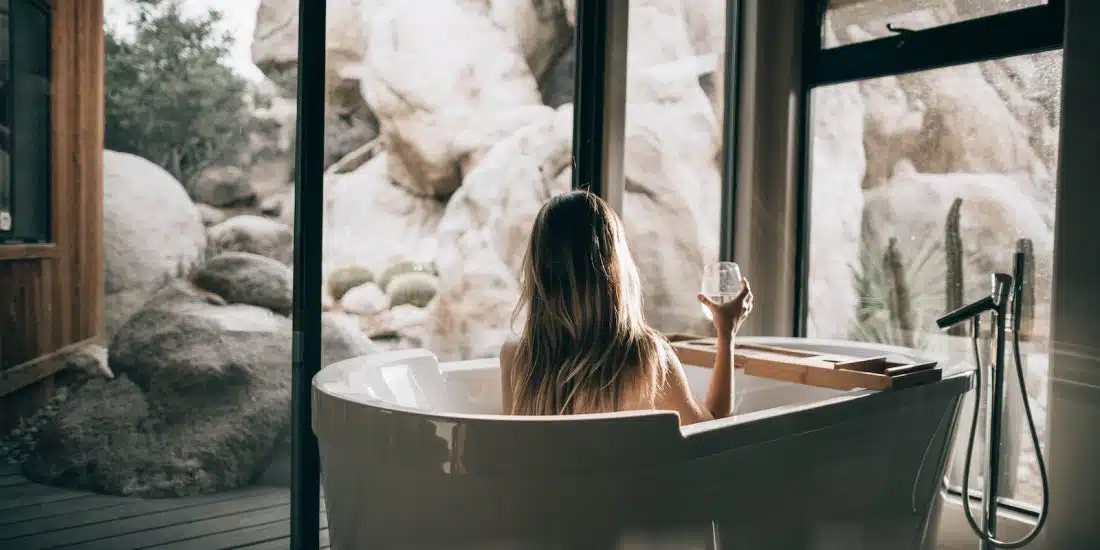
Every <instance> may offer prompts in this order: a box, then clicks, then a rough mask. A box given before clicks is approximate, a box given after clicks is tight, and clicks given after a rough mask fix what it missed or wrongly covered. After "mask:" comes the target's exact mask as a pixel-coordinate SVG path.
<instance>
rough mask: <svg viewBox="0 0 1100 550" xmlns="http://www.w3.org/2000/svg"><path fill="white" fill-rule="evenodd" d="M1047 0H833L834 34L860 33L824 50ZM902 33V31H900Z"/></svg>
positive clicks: (1006, 10)
mask: <svg viewBox="0 0 1100 550" xmlns="http://www.w3.org/2000/svg"><path fill="white" fill-rule="evenodd" d="M1046 3H1047V0H905V1H901V2H899V1H897V0H833V1H832V2H830V3H829V12H828V17H829V21H830V23H831V24H832V25H833V26H834V28H835V29H837V30H838V31H842V30H846V29H848V28H849V27H850V26H856V27H859V28H860V29H861V30H862V31H864V32H861V33H843V32H842V33H840V35H839V36H837V37H836V42H835V43H833V44H826V47H830V46H840V45H844V44H854V43H857V42H865V41H867V40H872V39H874V38H880V37H883V36H887V35H889V34H891V33H892V32H891V29H905V30H911V31H917V30H923V29H929V28H934V27H939V26H942V25H947V24H950V23H957V22H960V21H968V20H972V19H978V18H982V17H987V16H990V15H1000V14H1009V13H1011V12H1014V11H1017V10H1021V9H1023V8H1030V7H1035V6H1041V5H1044V4H1046ZM901 32H904V31H901Z"/></svg>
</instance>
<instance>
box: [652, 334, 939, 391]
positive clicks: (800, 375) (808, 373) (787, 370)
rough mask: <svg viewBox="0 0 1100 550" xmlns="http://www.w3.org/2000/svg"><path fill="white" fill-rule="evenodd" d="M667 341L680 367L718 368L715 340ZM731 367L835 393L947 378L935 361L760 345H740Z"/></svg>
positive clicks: (679, 337) (672, 336)
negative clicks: (836, 391) (714, 365)
mask: <svg viewBox="0 0 1100 550" xmlns="http://www.w3.org/2000/svg"><path fill="white" fill-rule="evenodd" d="M667 338H668V340H669V342H670V343H671V344H672V349H673V350H675V352H676V356H677V357H679V358H680V361H681V362H682V363H685V364H689V365H698V366H703V367H710V366H711V365H713V364H714V354H715V345H716V341H715V339H714V338H699V337H693V336H688V335H684V334H670V335H668V336H667ZM733 363H734V367H736V368H740V369H743V370H744V371H745V374H748V375H750V376H756V377H759V378H771V379H773V380H783V381H787V382H795V383H797V384H805V385H807V386H818V387H822V388H832V389H836V390H851V389H856V388H865V389H869V390H880V391H884V390H896V389H902V388H908V387H911V386H919V385H922V384H929V383H932V382H939V381H940V379H941V378H942V377H943V372H942V371H941V370H940V368H939V367H938V366H937V364H936V362H934V361H933V362H929V363H906V362H900V361H896V360H893V359H890V358H889V357H887V356H885V355H881V356H876V357H855V356H850V355H836V354H825V353H818V352H814V351H805V350H796V349H790V348H783V347H779V346H767V345H762V344H737V347H736V349H735V350H734V354H733Z"/></svg>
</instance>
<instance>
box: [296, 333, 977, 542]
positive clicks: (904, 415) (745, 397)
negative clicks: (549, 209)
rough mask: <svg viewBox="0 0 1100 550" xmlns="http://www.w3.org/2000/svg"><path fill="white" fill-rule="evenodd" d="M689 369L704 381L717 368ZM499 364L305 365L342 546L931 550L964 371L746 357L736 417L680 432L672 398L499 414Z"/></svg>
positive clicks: (408, 357) (830, 349)
mask: <svg viewBox="0 0 1100 550" xmlns="http://www.w3.org/2000/svg"><path fill="white" fill-rule="evenodd" d="M739 342H744V343H762V344H770V345H781V346H783V347H785V348H792V349H803V350H809V351H818V352H822V353H837V354H846V355H851V356H862V357H868V356H875V355H883V354H904V353H905V351H904V350H901V349H899V348H891V347H883V346H872V345H867V344H857V343H851V342H837V341H817V340H805V339H783V338H743V339H741V340H739ZM685 369H686V370H687V371H688V377H689V380H690V382H691V384H692V387H693V389H694V391H695V393H696V394H697V395H700V396H701V395H702V394H703V393H704V392H705V390H706V384H707V380H708V377H709V372H707V369H703V368H698V367H691V366H686V367H685ZM499 374H500V373H499V366H498V362H497V360H496V359H486V360H475V361H462V362H454V363H438V362H437V361H436V358H435V356H434V355H432V354H431V353H430V352H428V351H425V350H408V351H398V352H390V353H380V354H376V355H370V356H366V357H361V358H356V359H352V360H348V361H344V362H341V363H337V364H335V365H332V366H330V367H328V368H326V369H324V370H323V371H321V372H320V373H319V374H318V375H317V376H316V377H315V378H314V381H313V396H314V399H313V407H314V410H313V423H314V432H315V433H316V434H317V437H318V439H319V442H320V449H321V464H322V477H323V483H324V488H325V498H326V505H327V511H328V522H329V523H328V525H329V534H330V540H331V543H332V548H333V549H334V550H362V549H376V548H377V549H387V550H401V549H406V548H409V549H413V548H415V549H432V550H450V549H456V550H458V549H461V550H467V549H469V550H473V549H498V548H499V549H528V548H530V549H540V550H541V549H548V550H549V549H554V550H557V549H573V548H577V549H593V550H596V549H598V550H605V549H606V550H610V549H628V548H629V549H633V548H637V549H657V548H660V549H668V550H679V549H685V550H686V549H716V550H717V549H733V548H738V549H741V548H744V549H751V550H769V549H780V548H781V549H799V550H819V549H821V550H824V549H838V550H861V549H866V550H883V549H890V550H903V549H918V548H924V547H925V545H926V542H927V540H928V539H929V538H930V524H931V521H930V520H931V518H932V515H933V511H934V508H936V506H935V503H936V501H937V498H936V495H937V494H938V491H939V489H940V487H941V480H942V479H943V474H944V468H945V466H946V462H947V458H948V454H949V451H950V446H951V442H952V439H953V438H952V435H953V432H954V429H955V423H956V419H957V417H958V412H959V405H960V402H961V398H962V397H963V395H964V394H965V393H966V392H967V391H968V390H969V389H970V387H971V383H972V381H971V373H970V372H960V373H957V374H951V375H945V376H944V377H943V379H942V380H940V381H938V382H934V383H930V384H927V385H921V386H916V387H910V388H907V389H898V390H891V391H871V390H852V391H839V390H831V389H823V388H817V387H811V386H805V385H801V384H795V383H789V382H778V381H775V380H769V379H763V378H756V377H752V376H747V375H744V373H743V372H741V371H740V370H738V371H737V372H736V375H735V382H736V388H737V399H736V403H737V414H736V415H735V416H734V417H731V418H726V419H721V420H714V421H709V422H704V423H701V424H697V425H693V426H688V427H685V428H683V429H681V428H680V426H679V423H678V419H677V417H676V415H675V413H672V412H658V411H652V412H630V413H615V414H593V415H577V416H562V417H517V416H504V415H500V414H499V412H500V410H501V395H500V378H499Z"/></svg>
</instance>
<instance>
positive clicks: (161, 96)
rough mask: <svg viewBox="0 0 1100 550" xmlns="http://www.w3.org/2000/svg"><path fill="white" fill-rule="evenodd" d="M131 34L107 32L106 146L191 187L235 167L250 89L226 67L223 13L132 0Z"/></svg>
mask: <svg viewBox="0 0 1100 550" xmlns="http://www.w3.org/2000/svg"><path fill="white" fill-rule="evenodd" d="M131 4H132V5H133V6H134V7H135V8H136V12H137V15H136V16H135V17H134V18H133V19H132V20H131V28H130V29H129V30H130V31H131V33H132V34H131V33H126V34H125V35H123V33H120V32H118V31H116V30H114V29H111V28H105V29H104V30H105V32H106V83H105V87H106V136H105V137H106V146H107V148H108V149H113V150H116V151H124V152H128V153H134V154H136V155H139V156H142V157H144V158H146V159H148V160H150V161H152V162H155V163H157V164H159V165H160V166H162V167H164V168H165V169H166V170H168V171H169V172H170V173H171V174H172V175H174V176H175V177H176V178H177V179H179V180H180V181H181V182H182V183H183V184H184V185H185V186H189V184H190V183H191V182H192V181H193V179H194V178H195V176H196V175H198V173H199V172H201V171H202V170H203V169H205V168H208V167H210V166H213V165H217V164H219V163H232V162H234V161H236V160H237V159H238V158H239V156H240V155H241V153H242V152H243V151H244V148H245V147H246V146H247V144H248V139H249V136H248V134H247V133H246V128H248V127H249V124H250V122H251V116H250V112H249V108H248V105H247V103H246V101H245V97H246V89H247V84H246V82H245V81H244V79H242V78H241V77H240V76H238V75H237V74H236V73H234V72H233V71H232V70H231V69H230V68H229V67H227V66H226V65H225V64H223V60H224V59H225V58H226V56H227V54H228V53H229V48H230V46H231V45H232V38H231V37H229V36H228V35H225V34H223V33H219V32H218V31H217V29H216V28H215V27H216V25H217V24H218V23H219V21H221V17H222V16H221V13H220V12H218V11H216V10H211V11H209V12H207V13H205V14H202V15H200V16H196V17H188V16H185V15H184V14H182V13H181V10H180V7H179V4H178V3H177V2H176V1H174V0H132V2H131Z"/></svg>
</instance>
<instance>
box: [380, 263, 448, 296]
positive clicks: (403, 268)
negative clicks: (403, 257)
mask: <svg viewBox="0 0 1100 550" xmlns="http://www.w3.org/2000/svg"><path fill="white" fill-rule="evenodd" d="M406 273H427V274H429V275H438V273H437V272H436V270H435V266H434V265H433V264H430V263H421V262H397V263H395V264H392V265H390V266H389V267H387V268H386V269H384V270H382V274H381V275H379V276H378V287H379V288H381V289H382V290H383V291H389V286H390V283H391V282H393V280H394V278H396V277H398V276H399V275H404V274H406Z"/></svg>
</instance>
